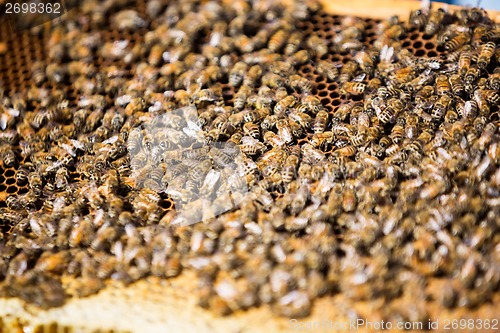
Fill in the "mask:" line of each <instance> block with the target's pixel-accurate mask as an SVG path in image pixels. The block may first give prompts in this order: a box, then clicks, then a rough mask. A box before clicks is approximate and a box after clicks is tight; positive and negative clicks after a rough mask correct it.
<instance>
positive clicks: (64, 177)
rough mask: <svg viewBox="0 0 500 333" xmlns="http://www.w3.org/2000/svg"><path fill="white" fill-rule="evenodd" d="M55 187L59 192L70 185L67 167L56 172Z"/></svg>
mask: <svg viewBox="0 0 500 333" xmlns="http://www.w3.org/2000/svg"><path fill="white" fill-rule="evenodd" d="M54 180H55V186H56V189H58V190H63V189H65V188H66V186H67V185H68V180H69V171H68V169H67V168H66V167H60V168H59V169H57V171H56V175H55V179H54Z"/></svg>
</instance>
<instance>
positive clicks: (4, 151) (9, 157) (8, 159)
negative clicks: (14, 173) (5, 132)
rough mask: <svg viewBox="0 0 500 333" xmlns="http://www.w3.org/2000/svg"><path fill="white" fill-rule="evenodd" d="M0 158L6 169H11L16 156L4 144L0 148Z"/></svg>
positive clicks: (10, 148)
mask: <svg viewBox="0 0 500 333" xmlns="http://www.w3.org/2000/svg"><path fill="white" fill-rule="evenodd" d="M0 156H1V157H2V162H3V164H4V166H6V167H12V166H13V165H14V164H15V163H16V155H15V153H14V151H13V149H12V147H11V146H10V145H5V144H4V145H1V146H0Z"/></svg>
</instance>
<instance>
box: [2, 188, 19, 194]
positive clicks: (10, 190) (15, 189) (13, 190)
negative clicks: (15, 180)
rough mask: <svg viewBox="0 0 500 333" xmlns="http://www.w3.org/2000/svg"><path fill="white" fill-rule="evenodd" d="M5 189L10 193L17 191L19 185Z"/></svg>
mask: <svg viewBox="0 0 500 333" xmlns="http://www.w3.org/2000/svg"><path fill="white" fill-rule="evenodd" d="M4 191H6V192H7V193H8V194H14V193H17V186H9V187H7V190H4Z"/></svg>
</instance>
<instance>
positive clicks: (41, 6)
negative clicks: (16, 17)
mask: <svg viewBox="0 0 500 333" xmlns="http://www.w3.org/2000/svg"><path fill="white" fill-rule="evenodd" d="M5 14H61V4H60V3H57V2H56V3H43V2H40V3H35V2H33V3H26V2H24V3H10V2H7V3H6V4H5Z"/></svg>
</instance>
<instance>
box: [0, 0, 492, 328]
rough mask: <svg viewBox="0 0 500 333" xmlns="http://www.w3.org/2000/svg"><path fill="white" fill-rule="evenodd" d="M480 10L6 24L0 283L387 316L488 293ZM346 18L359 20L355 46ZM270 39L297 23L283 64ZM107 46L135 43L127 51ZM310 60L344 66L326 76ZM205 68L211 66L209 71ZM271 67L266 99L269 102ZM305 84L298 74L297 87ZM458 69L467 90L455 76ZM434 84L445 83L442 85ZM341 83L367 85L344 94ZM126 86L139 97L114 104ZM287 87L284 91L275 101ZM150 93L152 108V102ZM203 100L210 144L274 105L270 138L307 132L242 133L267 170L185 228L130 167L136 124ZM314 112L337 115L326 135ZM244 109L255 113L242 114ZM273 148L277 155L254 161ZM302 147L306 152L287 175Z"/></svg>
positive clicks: (488, 26)
mask: <svg viewBox="0 0 500 333" xmlns="http://www.w3.org/2000/svg"><path fill="white" fill-rule="evenodd" d="M155 6H157V8H159V10H158V11H156V10H155ZM266 6H269V7H266ZM307 6H309V7H307ZM223 8H224V9H223ZM128 9H133V10H135V11H136V14H138V16H139V17H141V18H142V20H143V21H141V20H137V18H136V17H135V18H134V16H135V15H136V14H134V13H133V12H128V13H125V14H123V13H122V14H123V17H122V18H121V19H119V20H118V21H116V17H117V16H116V15H117V13H118V12H120V11H123V10H128ZM188 13H190V14H188ZM193 13H197V14H193ZM189 15H194V17H196V18H200V17H205V18H206V21H203V20H196V19H189V18H190V16H189ZM196 15H199V16H196ZM484 15H485V14H484V13H483V12H482V11H480V10H478V9H467V10H464V11H463V12H459V13H443V12H438V11H431V12H430V14H422V15H421V16H417V15H415V13H414V14H413V16H412V20H411V22H407V18H399V19H397V18H392V19H390V20H388V21H379V20H370V19H358V18H348V17H338V16H332V15H329V14H326V13H324V12H322V11H321V9H319V8H318V7H317V6H316V5H314V4H307V5H306V4H305V3H302V2H297V3H295V4H294V5H292V6H291V7H286V6H285V7H282V6H281V5H277V4H275V5H269V4H267V5H266V4H265V2H257V3H256V4H254V8H253V9H251V8H250V6H249V4H248V3H246V2H244V1H241V2H240V1H238V2H235V3H233V4H232V5H231V6H229V5H227V4H226V5H224V7H221V6H218V5H216V4H213V3H208V4H205V6H203V5H201V4H199V3H198V2H191V1H189V2H182V3H181V2H179V3H177V2H173V3H169V5H168V6H167V7H166V4H164V3H163V2H162V1H155V2H153V1H150V2H149V5H146V4H145V3H144V2H142V1H137V3H135V2H130V1H105V2H103V3H98V2H92V1H90V2H85V4H84V5H82V6H81V7H80V8H76V9H74V10H72V11H71V12H70V13H69V15H68V17H66V18H63V20H62V22H58V21H53V22H50V23H49V24H47V25H44V26H38V27H35V28H32V29H30V30H23V31H17V32H16V31H13V30H12V29H11V27H10V26H9V24H8V22H7V20H6V18H5V17H0V42H3V43H5V44H6V45H7V52H5V54H1V55H0V83H1V86H0V88H2V89H3V90H0V95H2V105H1V106H0V108H1V111H2V117H3V118H2V121H4V122H5V129H4V130H3V131H2V132H1V133H0V134H1V135H2V136H1V141H2V152H1V153H2V162H1V163H2V164H1V166H0V180H1V182H0V193H1V194H0V198H1V199H2V200H1V202H0V205H1V207H0V210H1V211H0V228H1V230H2V235H1V237H0V281H2V282H1V283H0V290H1V293H2V295H4V296H15V297H21V298H23V299H25V300H26V301H28V302H32V303H35V304H38V305H41V306H43V307H51V306H58V305H61V304H63V303H64V301H65V300H66V299H67V297H70V296H86V295H90V294H93V293H95V292H97V291H99V290H100V289H102V288H103V287H104V283H103V281H105V280H107V279H110V278H111V279H117V280H120V281H123V282H125V283H131V282H133V281H136V280H138V279H141V278H143V277H145V276H148V275H157V276H160V277H166V278H167V277H172V276H176V275H178V274H181V271H182V269H192V270H194V271H195V272H196V274H197V275H198V277H199V295H198V297H199V304H200V305H201V306H203V307H207V308H210V309H212V310H214V311H215V312H216V313H218V314H228V313H231V312H233V311H235V310H238V309H246V308H251V307H254V306H259V305H263V304H270V305H271V307H272V309H273V311H275V312H276V313H277V314H279V315H283V316H289V317H298V316H305V315H307V314H308V313H309V311H310V307H311V302H313V300H314V299H315V298H317V297H321V296H324V295H328V294H334V293H339V292H340V293H344V294H345V295H347V296H348V297H349V298H350V299H351V300H352V301H359V300H373V299H381V300H383V304H386V305H387V306H384V308H383V310H382V311H383V316H384V317H386V318H388V319H405V320H412V321H414V320H425V319H426V318H427V317H428V316H429V315H430V314H429V313H428V310H427V308H426V304H427V303H428V302H430V301H434V302H437V303H438V304H440V306H442V307H447V308H455V307H475V306H478V305H480V304H483V303H485V302H489V301H491V299H492V298H493V295H495V294H497V293H498V288H499V279H500V271H499V267H500V265H499V259H500V257H499V256H500V252H499V233H498V227H499V221H498V216H499V213H500V212H499V201H498V197H499V183H500V173H499V167H498V166H499V156H500V155H499V154H500V146H499V134H498V121H499V117H498V102H499V100H500V98H499V96H498V89H499V87H500V83H499V80H498V75H499V71H498V68H497V66H498V63H499V61H500V56H499V52H498V47H497V42H498V40H499V36H500V32H499V29H498V27H497V26H496V25H495V24H494V23H493V22H490V21H489V19H488V18H487V17H486V16H484ZM176 17H177V19H176ZM179 17H180V18H183V17H184V18H186V17H187V18H188V19H186V20H185V21H182V20H180V22H179ZM217 17H219V19H217ZM280 20H281V21H280ZM216 21H223V22H226V23H228V26H227V27H226V28H222V30H224V31H226V34H225V37H226V39H223V41H222V42H220V44H216V46H215V47H212V48H208V47H205V46H206V45H207V43H210V39H211V36H213V35H212V33H213V30H215V27H216V25H215V22H216ZM187 22H189V24H187ZM273 22H274V23H275V22H281V23H280V26H279V28H276V27H275V26H273V24H272V23H273ZM219 23H220V22H219ZM434 23H435V25H434ZM119 24H128V25H130V27H128V28H123V29H119V28H118V27H117V25H119ZM165 26H169V28H168V29H164V27H165ZM353 26H359V27H360V28H359V30H358V31H354V32H352V30H351V33H353V35H349V36H344V35H343V34H345V31H346V29H347V28H348V27H351V28H352V27H353ZM463 26H467V27H468V30H464V29H463ZM445 27H447V28H445ZM58 29H60V30H58ZM190 29H191V30H190ZM266 29H270V30H271V31H273V33H267V32H266ZM273 29H274V30H273ZM280 29H284V30H285V31H286V33H285V34H284V36H287V38H288V37H289V36H290V35H291V33H292V32H299V33H300V34H301V36H302V37H301V38H300V39H299V40H300V43H299V44H298V45H297V50H294V52H293V54H283V53H284V52H285V49H286V47H287V43H288V42H289V41H288V40H285V39H283V38H277V39H274V40H273V38H272V37H271V36H273V35H274V33H276V32H277V31H279V30H280ZM182 30H185V31H187V34H186V35H182V33H181V35H182V36H183V37H182V38H181V41H180V42H179V41H175V38H174V37H172V36H173V35H175V33H179V31H182ZM433 30H435V31H433ZM154 31H156V32H154ZM169 31H172V32H173V34H172V35H169ZM231 31H232V32H231ZM259 31H260V32H263V35H264V36H265V38H264V39H263V40H259V39H258V38H257V36H259V35H258V32H259ZM168 36H170V37H168ZM311 36H318V37H319V40H320V41H321V40H322V43H324V45H325V46H326V50H322V49H321V42H318V43H314V42H308V38H310V37H311ZM464 36H465V37H464ZM96 37H97V38H96ZM274 37H276V36H274ZM336 38H338V39H339V40H338V41H336V40H337V39H336ZM462 38H464V39H462ZM114 41H127V44H126V49H125V50H119V46H117V44H110V43H112V42H114ZM107 43H108V44H107ZM252 43H254V44H252ZM487 43H492V45H493V50H485V46H484V45H486V44H487ZM272 44H277V45H278V46H271V45H272ZM461 44H466V45H470V51H467V49H466V48H467V46H466V47H462V45H461ZM346 45H352V46H351V47H350V48H349V47H348V46H346ZM384 45H385V48H384V47H383V46H384ZM155 47H156V49H155ZM270 47H276V51H275V52H270V51H266V50H265V49H269V48H270ZM183 48H185V49H183ZM454 49H456V50H454ZM110 50H111V51H116V52H118V53H120V52H123V54H121V55H118V56H114V55H113V54H112V52H111V53H110ZM158 50H159V51H158ZM299 50H307V51H306V52H307V56H306V57H305V59H301V58H302V57H301V56H299V55H298V54H296V53H295V52H298V51H299ZM165 51H167V52H170V53H171V54H172V53H174V52H177V51H179V52H180V53H179V54H180V56H179V57H180V59H182V61H179V62H177V63H176V64H168V63H167V62H165V61H164V59H162V55H163V54H164V53H163V52H165ZM391 51H393V52H394V55H393V56H392V57H389V58H387V60H388V63H386V64H383V60H382V61H381V57H382V58H383V53H384V52H391ZM407 51H409V52H407ZM488 51H491V52H488ZM259 52H260V53H259ZM467 52H470V54H469V56H468V57H465V56H464V55H463V54H464V53H465V54H467ZM222 55H226V57H225V58H223V57H222ZM363 55H364V56H365V57H367V58H364V60H359V61H357V60H356V59H359V58H361V57H362V56H363ZM167 56H168V54H167ZM238 61H243V62H247V63H249V64H248V69H249V68H251V66H253V65H259V66H260V69H261V70H262V74H260V75H258V76H257V78H256V79H255V80H254V82H253V84H250V90H251V94H250V95H249V96H248V97H247V99H246V100H245V105H244V107H243V108H242V109H241V110H237V109H236V108H235V100H236V99H237V93H238V91H239V90H240V89H241V88H240V86H241V84H236V85H234V84H230V81H231V74H230V73H231V68H233V66H234V64H235V63H237V62H238ZM277 61H283V63H280V64H279V65H278V64H277ZM294 61H297V62H298V63H297V64H293V63H294ZM320 61H324V64H333V65H334V66H333V68H331V71H332V73H331V74H332V77H331V78H328V77H327V76H328V75H327V74H325V73H324V72H322V71H320V70H318V64H319V62H320ZM467 61H469V64H468V65H467ZM482 61H486V63H485V65H484V66H483V65H480V64H482ZM221 62H223V63H224V62H227V64H230V66H229V67H224V66H222V65H221ZM183 63H184V65H183ZM289 63H292V64H293V66H291V67H287V66H286V65H287V64H289ZM51 64H52V67H51V66H49V65H51ZM346 64H347V65H346ZM351 64H355V66H354V67H355V68H354V70H353V71H352V72H351V73H347V74H348V75H345V74H346V73H343V69H344V70H345V68H347V67H348V66H349V65H351ZM207 65H212V66H219V67H220V68H219V69H218V70H216V71H215V72H214V71H213V68H212V71H211V72H210V73H211V75H213V76H210V75H208V74H206V73H205V74H204V73H203V70H205V69H206V68H207ZM384 65H385V66H388V67H387V68H388V69H385V68H384V67H383V66H384ZM111 66H116V67H111ZM183 66H184V67H183ZM273 66H274V67H273ZM277 66H278V68H283V69H280V70H277V71H276V68H277ZM279 66H283V67H279ZM370 67H372V68H370ZM273 68H274V70H275V71H276V73H275V77H274V79H273V80H270V81H267V85H268V86H270V88H271V89H270V92H269V94H268V95H266V96H264V94H263V93H262V94H261V95H259V94H258V91H259V89H260V88H261V87H262V86H264V85H265V84H264V83H263V82H264V77H265V75H266V74H269V73H271V72H272V71H273ZM404 68H406V69H407V70H405V69H404ZM470 68H472V70H471V69H470ZM474 69H476V70H474ZM190 70H192V71H191V72H189V71H190ZM186 72H188V73H190V76H186V75H184V76H183V74H185V73H186ZM207 73H208V71H207ZM294 74H298V75H299V77H302V78H305V79H306V81H304V82H299V83H296V82H294V80H295V79H296V78H295V79H294V78H291V77H292V75H294ZM343 74H344V75H345V76H344V77H343V76H342V75H343ZM455 74H458V75H459V78H460V80H459V81H463V82H462V85H463V86H462V87H460V86H458V87H457V86H456V85H455V84H453V85H452V84H450V83H449V78H450V77H451V76H452V75H455ZM205 75H207V76H205ZM439 75H444V77H445V78H446V81H447V82H448V84H446V83H443V84H437V83H436V82H437V80H436V78H437V77H438V76H439ZM246 78H247V74H245V75H244V76H243V77H242V80H243V81H245V79H246ZM467 80H468V81H467ZM250 81H252V80H250ZM466 81H467V82H466ZM200 82H202V83H200ZM346 83H347V85H349V84H351V85H352V86H353V89H354V90H355V89H362V90H363V91H360V93H359V94H356V91H346V90H347V89H343V88H345V87H346ZM92 85H94V86H93V87H92ZM307 85H311V88H310V89H308V88H307V87H306V86H307ZM458 85H459V84H458ZM304 87H306V88H304ZM384 87H387V89H385V88H384ZM201 89H210V90H203V91H200V90H201ZM165 91H167V93H166V94H163V93H164V92H165ZM280 94H281V96H279V95H280ZM90 95H93V96H94V97H92V101H91V102H90V104H88V105H85V104H86V102H87V100H86V98H87V97H88V96H90ZM123 95H129V96H130V102H128V103H127V102H124V103H123V104H122V103H121V102H119V101H118V100H119V97H122V96H123ZM96 96H97V97H96ZM286 96H294V97H295V99H294V103H293V104H292V105H287V106H286V107H285V108H284V109H283V110H282V111H280V110H279V107H278V108H276V105H277V104H278V105H279V104H280V102H281V101H282V100H283V99H284V98H285V97H286ZM307 96H309V97H310V96H315V97H317V99H318V100H319V101H320V103H321V107H320V106H316V108H315V107H314V103H312V104H307V102H306V101H305V100H303V98H305V97H307ZM443 96H449V99H447V97H443ZM264 97H265V98H264ZM266 98H267V99H268V100H267V101H266ZM447 101H448V103H447ZM155 102H159V103H160V105H161V107H160V109H159V110H157V111H151V112H148V110H149V108H150V107H151V106H153V105H154V104H155ZM192 104H194V105H196V107H197V109H198V112H199V114H200V117H201V116H202V115H204V112H208V113H205V115H206V114H209V117H208V118H207V120H206V124H204V125H203V130H204V131H206V133H207V134H209V135H210V137H211V139H212V140H214V141H223V142H225V141H228V140H229V141H232V142H235V143H236V144H240V142H238V138H237V134H236V135H235V133H242V134H243V135H245V133H244V132H243V124H244V123H246V122H249V119H250V120H251V121H252V122H254V123H255V124H256V125H258V126H259V128H260V134H258V140H260V141H261V142H263V137H264V133H265V130H264V129H263V127H262V123H266V122H267V120H269V119H271V118H269V119H268V118H266V117H272V116H273V115H276V116H277V119H276V120H275V121H274V123H273V125H272V126H271V127H270V128H269V130H270V131H272V132H274V133H277V134H279V135H280V136H281V135H282V132H280V129H279V128H278V127H277V126H276V123H277V120H279V119H284V120H286V122H287V123H288V125H289V126H290V127H292V128H296V129H298V131H299V132H302V134H297V135H294V136H293V138H292V141H291V142H289V143H280V142H279V140H278V143H275V142H274V141H273V142H271V141H269V142H265V143H264V145H262V144H261V145H262V146H261V148H260V151H257V152H248V149H249V148H248V147H243V145H240V147H241V150H242V151H243V152H244V153H245V154H246V155H248V160H249V161H250V160H251V161H254V162H256V163H257V166H258V169H255V170H254V171H252V172H250V173H249V174H248V175H247V176H248V177H247V179H248V180H249V182H250V183H249V184H250V185H251V192H252V194H251V195H249V196H248V199H247V200H245V201H244V202H243V204H242V206H241V208H240V209H237V210H235V211H232V212H229V213H226V214H223V215H221V216H219V217H216V218H213V219H209V220H206V221H203V222H202V223H198V224H195V225H192V226H174V225H171V224H170V223H171V221H172V218H173V214H172V212H174V211H175V210H173V208H174V207H173V201H172V200H171V199H170V198H169V197H168V196H167V195H165V194H164V193H161V194H157V193H156V192H155V191H151V190H148V189H145V188H143V186H140V185H144V184H137V183H135V182H134V181H133V179H132V178H131V174H130V170H129V169H128V165H127V160H126V156H127V154H126V146H127V141H126V140H127V138H128V133H129V132H130V130H131V129H132V128H134V127H136V126H138V125H140V124H141V123H142V122H144V121H145V120H144V119H146V120H147V119H151V118H150V117H153V116H156V115H161V114H163V113H165V112H169V111H172V110H174V109H176V108H179V107H182V106H186V105H192ZM320 109H321V110H322V111H327V112H328V115H329V116H328V120H327V122H326V127H325V128H324V129H323V130H321V131H317V132H318V133H314V131H313V129H314V125H313V124H314V120H315V118H316V116H317V114H318V111H320ZM82 110H83V111H82ZM85 110H88V111H85ZM252 110H257V113H255V112H254V113H251V112H250V111H252ZM17 111H19V112H17ZM101 111H102V112H101ZM238 112H245V113H244V114H242V115H244V117H243V118H242V119H243V120H242V121H238V122H234V121H232V120H231V119H238V117H237V116H234V117H233V118H230V116H232V115H234V114H237V113H238ZM226 114H227V117H226ZM106 115H108V116H109V115H111V116H112V117H108V118H107V119H108V120H105V118H106ZM115 115H116V118H115V117H114V116H115ZM218 116H219V117H221V118H219V120H220V119H222V122H220V121H219V120H216V118H217V117H218ZM299 118H300V119H303V120H304V121H305V124H301V123H300V121H299V120H298V119H299ZM113 119H115V120H116V123H115V122H114V120H113ZM360 119H362V121H360ZM410 119H411V120H410ZM94 121H95V123H94ZM309 121H311V123H309ZM365 122H367V126H365V127H363V126H364V123H365ZM308 123H309V124H308ZM72 124H73V125H74V124H76V126H73V125H72ZM216 124H218V125H216ZM325 133H327V136H325V137H323V139H322V140H323V141H319V142H318V141H315V140H318V138H319V135H318V134H325ZM214 135H215V136H214ZM114 136H117V137H116V138H117V140H116V141H114V142H113V141H106V140H109V139H110V138H113V137H114ZM279 138H280V137H278V139H279ZM281 138H282V136H281ZM72 140H76V141H72ZM109 142H111V143H109ZM317 142H318V143H317ZM63 144H65V146H64V145H63ZM309 144H311V145H313V146H315V147H314V149H311V148H312V147H311V146H310V145H309ZM138 145H139V146H140V148H139V149H143V147H142V145H143V144H142V143H139V144H138ZM273 145H276V147H275V148H274V149H275V150H272V149H273ZM68 147H72V149H73V150H74V156H72V154H71V153H69V152H68ZM128 148H129V149H130V148H131V147H130V146H129V147H128ZM271 150H272V151H273V152H278V153H277V155H278V156H281V157H280V158H279V159H276V158H273V157H270V158H269V161H270V162H264V161H263V157H262V156H265V154H266V153H268V152H269V151H271ZM103 152H104V153H103ZM102 154H104V155H102ZM294 154H295V155H296V156H298V157H299V161H300V163H299V164H298V165H296V166H294V167H293V168H292V169H291V170H292V171H291V174H292V180H290V181H285V180H284V178H285V177H284V175H285V172H286V171H287V170H290V169H286V168H287V167H289V165H288V164H287V161H288V160H289V159H288V157H289V156H292V155H294ZM268 157H269V155H268ZM101 158H104V160H102V159H101ZM117 161H118V162H117ZM98 163H102V165H100V166H99V165H98ZM11 164H12V165H11ZM268 164H270V165H268ZM167 166H168V167H171V166H172V165H169V164H168V165H167ZM61 167H65V168H66V169H67V172H68V173H67V176H64V174H63V172H60V173H58V170H59V169H61ZM24 170H27V172H25V171H24ZM61 174H63V175H62V176H61ZM57 177H63V178H57ZM58 179H59V180H60V181H61V182H62V183H60V184H62V185H58V182H57V180H58ZM38 182H40V183H41V184H40V187H39V186H38ZM66 182H67V184H66ZM115 182H117V183H115ZM127 212H129V213H127ZM96 240H97V241H96ZM61 277H62V278H61ZM409 304H412V305H414V306H412V307H408V306H401V305H409ZM407 309H409V310H407Z"/></svg>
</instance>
